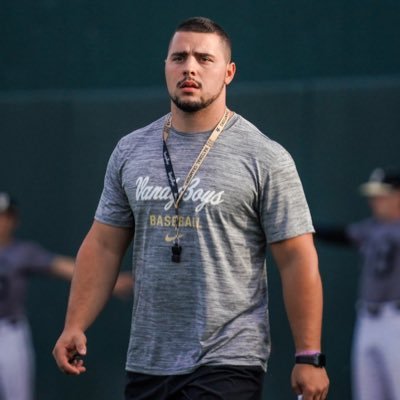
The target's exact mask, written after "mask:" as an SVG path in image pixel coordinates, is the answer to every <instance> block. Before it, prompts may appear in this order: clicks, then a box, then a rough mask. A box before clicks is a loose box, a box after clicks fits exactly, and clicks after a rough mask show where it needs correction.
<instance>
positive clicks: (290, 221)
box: [261, 147, 314, 243]
mask: <svg viewBox="0 0 400 400" xmlns="http://www.w3.org/2000/svg"><path fill="white" fill-rule="evenodd" d="M261 199H262V204H261V220H262V224H263V228H264V232H265V233H266V236H267V242H268V243H273V242H277V241H280V240H285V239H289V238H292V237H296V236H299V235H302V234H305V233H313V232H314V227H313V224H312V219H311V215H310V210H309V207H308V204H307V201H306V197H305V194H304V190H303V186H302V183H301V181H300V177H299V175H298V172H297V169H296V166H295V163H294V161H293V159H292V157H291V156H290V154H289V153H288V152H287V151H286V150H285V149H283V148H282V147H280V151H279V152H278V153H277V155H276V159H275V160H274V163H273V165H272V167H271V168H269V171H268V172H267V174H266V179H265V182H264V184H263V187H262V195H261Z"/></svg>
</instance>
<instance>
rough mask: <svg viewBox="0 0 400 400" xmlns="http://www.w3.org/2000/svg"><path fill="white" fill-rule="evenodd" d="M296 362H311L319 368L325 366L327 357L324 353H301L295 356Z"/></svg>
mask: <svg viewBox="0 0 400 400" xmlns="http://www.w3.org/2000/svg"><path fill="white" fill-rule="evenodd" d="M295 363H296V364H310V365H313V366H314V367H317V368H322V367H325V365H326V357H325V354H323V353H315V354H307V355H299V356H296V357H295Z"/></svg>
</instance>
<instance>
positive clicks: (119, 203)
mask: <svg viewBox="0 0 400 400" xmlns="http://www.w3.org/2000/svg"><path fill="white" fill-rule="evenodd" d="M123 162H124V159H123V152H122V150H121V148H120V144H118V145H117V147H116V148H115V149H114V151H113V153H112V154H111V157H110V160H109V162H108V165H107V170H106V174H105V178H104V187H103V192H102V194H101V197H100V201H99V204H98V206H97V210H96V213H95V220H96V221H99V222H103V223H105V224H109V225H113V226H117V227H131V226H133V223H134V220H133V214H132V210H131V207H130V204H129V201H128V198H127V196H126V194H125V191H124V188H123V186H122V182H121V172H122V166H123Z"/></svg>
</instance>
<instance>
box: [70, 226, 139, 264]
mask: <svg viewBox="0 0 400 400" xmlns="http://www.w3.org/2000/svg"><path fill="white" fill-rule="evenodd" d="M132 237H133V229H131V228H121V227H116V226H112V225H108V224H104V223H102V222H98V221H94V222H93V224H92V226H91V228H90V230H89V232H88V234H87V235H86V237H85V239H84V241H83V243H82V246H81V249H80V250H79V253H81V252H82V251H84V250H85V249H92V250H94V251H97V252H100V253H102V252H106V253H109V254H113V255H116V256H119V257H122V256H123V254H124V253H125V251H126V249H127V248H128V246H129V243H130V242H131V240H132ZM79 253H78V256H79Z"/></svg>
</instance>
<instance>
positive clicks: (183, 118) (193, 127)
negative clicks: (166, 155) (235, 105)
mask: <svg viewBox="0 0 400 400" xmlns="http://www.w3.org/2000/svg"><path fill="white" fill-rule="evenodd" d="M225 110H226V105H225V104H223V105H221V106H219V107H215V108H213V109H209V108H208V107H207V108H205V109H203V110H200V111H196V112H193V113H188V112H185V111H182V110H181V109H179V108H178V107H176V106H175V104H173V103H172V105H171V114H172V126H173V127H174V129H176V130H178V131H180V132H186V133H192V132H206V131H211V130H213V129H214V128H215V127H216V126H217V125H218V122H219V121H220V120H221V118H222V117H223V115H224V112H225Z"/></svg>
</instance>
